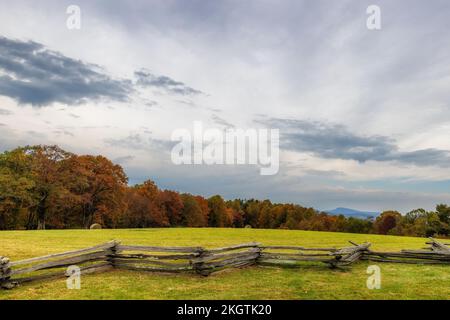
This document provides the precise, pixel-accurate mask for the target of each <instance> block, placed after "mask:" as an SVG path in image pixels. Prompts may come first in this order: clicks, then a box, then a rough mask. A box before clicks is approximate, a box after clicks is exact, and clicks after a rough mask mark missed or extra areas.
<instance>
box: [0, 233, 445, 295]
mask: <svg viewBox="0 0 450 320" xmlns="http://www.w3.org/2000/svg"><path fill="white" fill-rule="evenodd" d="M112 239H117V240H120V241H121V242H122V243H123V244H143V245H155V246H204V247H220V246H226V245H233V244H239V243H244V242H251V241H257V242H260V243H262V244H267V245H269V244H273V245H300V246H305V247H308V246H309V247H330V246H335V247H344V246H348V245H349V243H348V241H349V240H352V241H354V242H357V243H362V242H366V241H367V242H371V243H372V248H373V249H374V250H384V251H398V250H401V249H420V248H423V247H424V245H425V242H426V239H424V238H412V237H398V236H383V235H366V234H349V233H332V232H317V231H297V230H265V229H219V228H165V229H159V228H154V229H115V230H112V229H108V230H106V229H104V230H42V231H1V232H0V256H7V257H9V258H10V259H11V260H13V261H14V260H19V259H25V258H30V257H35V256H40V255H46V254H50V253H57V252H62V251H67V250H73V249H79V248H84V247H88V246H92V245H96V244H99V243H102V242H106V241H108V240H112ZM370 264H371V263H370V262H366V261H365V262H357V263H356V264H354V265H352V266H351V267H350V268H349V269H348V270H346V271H343V270H331V269H329V268H328V267H327V266H326V265H324V264H320V263H305V264H303V265H302V267H301V268H298V269H281V268H273V267H262V266H254V267H247V268H244V269H230V270H226V271H223V272H220V273H217V274H213V275H211V276H210V277H201V276H198V275H192V274H176V275H173V274H158V273H146V272H132V271H124V270H112V271H109V272H106V273H101V274H89V275H83V276H82V280H81V289H80V290H69V289H67V288H66V283H65V280H64V279H61V280H47V281H40V282H35V283H29V284H23V285H22V286H20V287H18V288H15V289H13V290H9V291H6V290H0V300H3V299H449V298H450V286H449V283H450V267H449V266H448V265H403V264H391V263H378V265H379V266H380V268H381V276H382V278H381V280H382V283H381V289H374V290H369V289H367V286H366V280H367V277H368V274H367V273H366V271H367V267H368V266H369V265H370ZM372 264H373V263H372Z"/></svg>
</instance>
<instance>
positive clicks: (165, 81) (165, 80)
mask: <svg viewBox="0 0 450 320" xmlns="http://www.w3.org/2000/svg"><path fill="white" fill-rule="evenodd" d="M134 75H135V77H136V78H137V81H136V83H137V84H138V85H139V86H142V87H153V88H157V89H161V90H164V91H166V92H168V93H175V94H179V95H183V96H187V95H198V94H202V93H203V92H201V91H199V90H196V89H193V88H191V87H188V86H187V85H185V84H184V83H183V82H180V81H175V80H173V79H171V78H169V77H167V76H157V75H154V74H153V73H151V72H149V71H147V70H139V71H135V72H134Z"/></svg>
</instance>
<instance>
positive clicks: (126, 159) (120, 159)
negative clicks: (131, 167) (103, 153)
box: [113, 156, 135, 164]
mask: <svg viewBox="0 0 450 320" xmlns="http://www.w3.org/2000/svg"><path fill="white" fill-rule="evenodd" d="M134 159H135V157H134V156H123V157H117V158H114V159H113V162H114V163H118V164H125V163H128V162H130V161H132V160H134Z"/></svg>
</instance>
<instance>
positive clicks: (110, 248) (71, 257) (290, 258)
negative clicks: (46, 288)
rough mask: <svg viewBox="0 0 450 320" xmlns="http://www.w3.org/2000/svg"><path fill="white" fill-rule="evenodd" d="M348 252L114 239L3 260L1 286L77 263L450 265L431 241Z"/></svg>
mask: <svg viewBox="0 0 450 320" xmlns="http://www.w3.org/2000/svg"><path fill="white" fill-rule="evenodd" d="M350 243H351V244H352V246H349V247H344V248H305V247H300V246H264V245H261V244H259V243H256V242H252V243H245V244H240V245H235V246H230V247H224V248H215V249H205V248H202V247H155V246H142V245H122V244H120V242H118V241H115V240H113V241H109V242H107V243H103V244H100V245H97V246H93V247H89V248H85V249H80V250H73V251H67V252H63V253H57V254H50V255H46V256H42V257H35V258H30V259H25V260H20V261H10V260H9V259H8V258H7V257H1V256H0V287H1V288H5V289H11V288H13V287H14V286H16V285H18V284H20V283H24V282H29V281H35V280H41V279H51V278H61V277H67V276H69V274H67V272H66V268H67V267H69V266H72V265H76V266H78V267H79V268H80V271H81V274H86V273H92V272H101V271H106V270H109V269H111V268H119V269H126V270H134V271H150V272H191V273H197V274H200V275H203V276H207V275H209V274H211V273H213V272H216V271H220V270H223V269H226V268H231V267H234V268H240V267H245V266H250V265H264V266H278V267H296V268H298V267H301V264H299V262H305V261H306V262H321V263H325V264H327V265H328V266H330V267H331V268H341V267H346V266H349V265H351V264H352V263H355V262H356V261H359V260H371V261H376V262H392V263H415V264H438V263H439V264H443V263H444V264H450V248H449V246H448V244H443V243H440V242H438V241H436V240H434V239H432V238H430V242H427V244H429V245H430V247H428V248H426V249H424V250H402V251H401V252H377V251H371V250H370V249H369V248H370V243H363V244H360V245H359V244H356V243H354V242H351V241H350Z"/></svg>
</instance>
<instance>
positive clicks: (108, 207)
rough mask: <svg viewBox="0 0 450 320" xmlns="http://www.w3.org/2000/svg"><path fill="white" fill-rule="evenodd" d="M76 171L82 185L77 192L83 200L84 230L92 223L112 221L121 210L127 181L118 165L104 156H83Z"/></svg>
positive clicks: (76, 189) (79, 185)
mask: <svg viewBox="0 0 450 320" xmlns="http://www.w3.org/2000/svg"><path fill="white" fill-rule="evenodd" d="M77 160H78V164H77V167H76V171H77V174H79V176H80V182H79V184H78V185H77V186H76V188H75V190H74V192H75V193H76V194H78V195H79V196H80V197H81V203H80V205H81V218H82V225H83V227H84V228H89V226H90V225H91V224H92V223H93V222H99V223H103V222H104V221H110V222H111V221H113V220H114V218H115V216H117V215H118V214H119V213H120V211H121V209H122V205H123V203H122V200H123V192H124V191H125V188H126V186H127V182H128V178H127V176H126V174H125V173H124V171H123V169H122V167H121V166H119V165H115V164H113V163H112V162H111V161H110V160H108V159H107V158H105V157H103V156H90V155H86V156H80V157H78V159H77Z"/></svg>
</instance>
